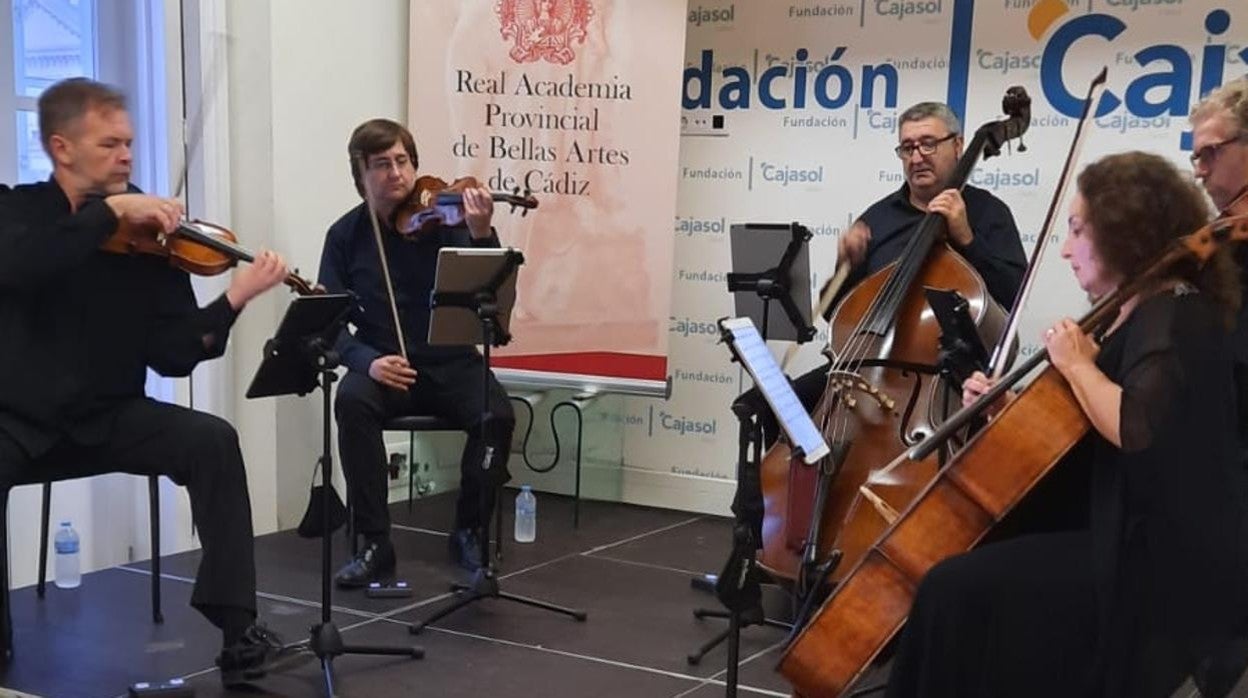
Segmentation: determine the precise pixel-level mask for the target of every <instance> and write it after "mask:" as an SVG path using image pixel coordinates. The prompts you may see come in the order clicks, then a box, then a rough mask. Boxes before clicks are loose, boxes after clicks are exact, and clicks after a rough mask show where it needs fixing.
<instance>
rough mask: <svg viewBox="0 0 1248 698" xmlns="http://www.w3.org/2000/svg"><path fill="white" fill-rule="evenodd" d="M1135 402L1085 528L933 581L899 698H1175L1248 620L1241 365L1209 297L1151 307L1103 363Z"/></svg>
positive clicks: (1097, 482)
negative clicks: (1236, 375)
mask: <svg viewBox="0 0 1248 698" xmlns="http://www.w3.org/2000/svg"><path fill="white" fill-rule="evenodd" d="M1096 363H1097V365H1098V366H1099V367H1100V369H1101V370H1102V371H1104V372H1105V374H1106V375H1107V376H1109V378H1110V379H1111V380H1113V381H1114V382H1115V383H1117V384H1118V385H1120V386H1122V407H1121V412H1120V420H1121V423H1120V435H1121V438H1122V448H1121V449H1118V448H1115V447H1114V446H1113V445H1112V444H1110V443H1109V442H1108V441H1106V440H1105V439H1103V438H1102V437H1101V436H1100V435H1099V434H1097V433H1095V432H1092V433H1090V435H1089V436H1087V437H1086V438H1085V440H1086V441H1090V443H1085V444H1083V446H1084V448H1079V449H1076V451H1075V452H1076V453H1079V454H1084V455H1083V458H1084V462H1083V463H1068V464H1066V465H1068V466H1069V465H1075V466H1077V467H1084V468H1090V469H1091V497H1090V501H1091V509H1090V511H1089V516H1088V520H1089V526H1088V528H1086V529H1082V530H1076V531H1068V532H1062V533H1050V534H1044V535H1031V536H1025V537H1020V538H1015V539H1011V540H1006V541H1002V542H998V543H994V544H990V545H986V546H985V547H983V548H980V549H978V550H975V551H973V552H970V553H967V554H965V555H960V556H957V557H955V558H952V559H949V560H946V561H945V562H942V563H941V564H939V565H937V566H935V567H933V568H932V570H931V571H929V573H928V574H927V576H926V577H924V579H923V582H922V583H921V584H920V586H919V590H918V593H917V595H916V597H915V602H914V607H913V609H912V611H911V614H910V619H909V622H908V625H907V627H906V629H905V631H904V632H903V634H902V637H901V639H900V642H899V645H898V649H897V655H896V658H895V662H894V665H893V671H892V676H891V678H890V681H889V687H888V696H890V698H909V697H913V696H922V697H925V698H930V697H935V696H942V697H943V696H957V697H958V698H973V697H975V696H984V697H989V696H991V697H993V698H1000V697H1002V696H1046V697H1048V696H1107V697H1112V696H1124V697H1125V696H1131V697H1132V698H1148V697H1151V696H1170V695H1171V693H1172V692H1173V691H1174V689H1175V688H1177V687H1178V686H1179V685H1180V684H1181V683H1182V682H1183V681H1184V680H1185V679H1186V677H1187V676H1188V675H1190V674H1191V672H1192V671H1193V669H1194V668H1195V665H1196V663H1197V662H1199V661H1201V660H1202V659H1203V658H1205V657H1206V656H1208V655H1210V654H1211V653H1214V652H1216V651H1217V650H1219V649H1221V648H1222V647H1224V646H1225V645H1226V644H1227V642H1228V641H1229V640H1230V639H1231V638H1233V637H1234V636H1236V635H1237V634H1241V633H1242V632H1243V631H1244V629H1245V620H1246V618H1248V596H1246V595H1248V478H1246V477H1245V470H1244V467H1243V465H1242V463H1241V462H1240V460H1239V459H1238V457H1237V455H1236V420H1237V415H1236V409H1235V404H1236V394H1235V387H1234V386H1235V383H1234V381H1233V380H1232V354H1231V347H1230V343H1229V340H1228V337H1227V335H1226V333H1225V332H1224V331H1223V329H1222V326H1221V324H1220V322H1219V317H1218V315H1217V313H1216V311H1215V310H1214V308H1213V307H1212V306H1211V304H1210V303H1208V302H1207V300H1206V299H1205V298H1204V297H1203V296H1201V295H1200V294H1197V293H1187V294H1182V293H1165V294H1160V295H1157V296H1154V297H1152V298H1149V299H1147V300H1145V301H1143V302H1142V303H1141V304H1140V305H1139V306H1138V307H1137V308H1136V310H1135V311H1134V312H1133V313H1132V314H1131V316H1130V317H1129V318H1128V319H1127V321H1126V322H1125V323H1124V324H1123V325H1122V326H1121V327H1120V328H1118V329H1117V330H1116V331H1115V332H1114V333H1113V334H1112V335H1111V336H1110V337H1108V338H1107V339H1106V340H1105V342H1104V344H1103V346H1102V348H1101V352H1100V354H1099V355H1098V357H1097V360H1096Z"/></svg>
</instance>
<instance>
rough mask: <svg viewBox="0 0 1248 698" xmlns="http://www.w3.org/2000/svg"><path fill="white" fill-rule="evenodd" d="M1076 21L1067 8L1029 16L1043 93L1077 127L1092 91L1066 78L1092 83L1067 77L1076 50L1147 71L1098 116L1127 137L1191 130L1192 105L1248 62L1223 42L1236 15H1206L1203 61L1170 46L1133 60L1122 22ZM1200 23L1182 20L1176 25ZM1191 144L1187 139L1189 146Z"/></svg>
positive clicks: (1103, 104) (1040, 9)
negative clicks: (1231, 66) (1230, 68)
mask: <svg viewBox="0 0 1248 698" xmlns="http://www.w3.org/2000/svg"><path fill="white" fill-rule="evenodd" d="M1109 4H1110V5H1113V6H1116V7H1123V8H1128V9H1134V10H1138V9H1142V8H1144V7H1145V6H1148V5H1156V4H1160V3H1157V2H1155V1H1154V2H1151V3H1150V2H1148V0H1118V1H1117V2H1116V3H1115V2H1112V1H1111V2H1110V3H1109ZM1171 4H1177V3H1171ZM1070 14H1071V9H1070V7H1069V6H1068V5H1067V3H1066V2H1065V1H1064V0H1039V1H1038V2H1037V3H1036V4H1035V5H1034V6H1033V7H1032V8H1031V11H1030V12H1028V14H1027V30H1028V32H1029V33H1030V34H1031V37H1032V38H1033V39H1035V40H1036V41H1041V40H1042V39H1043V41H1044V44H1043V49H1042V51H1041V53H1040V85H1041V89H1042V90H1043V92H1044V97H1045V99H1046V100H1047V101H1048V102H1049V104H1050V105H1052V107H1053V109H1054V110H1056V111H1057V112H1058V113H1059V114H1062V115H1064V116H1067V117H1071V118H1076V119H1077V118H1078V117H1079V114H1080V111H1081V108H1082V99H1083V95H1084V94H1085V93H1086V86H1084V85H1081V84H1077V83H1071V82H1067V78H1068V77H1069V78H1074V76H1077V75H1085V74H1086V77H1089V78H1090V77H1091V74H1090V73H1088V71H1086V70H1070V69H1068V65H1067V57H1068V56H1070V55H1071V54H1072V53H1074V52H1075V51H1076V49H1078V50H1079V51H1084V52H1086V51H1087V49H1088V48H1089V47H1093V48H1096V49H1098V50H1100V51H1103V52H1110V51H1116V52H1118V53H1120V54H1122V56H1123V58H1122V60H1119V61H1118V63H1119V64H1133V65H1135V66H1138V68H1140V70H1141V71H1142V74H1140V75H1137V76H1135V77H1133V78H1131V79H1130V80H1129V81H1127V82H1126V83H1125V84H1126V87H1125V88H1118V87H1116V88H1115V89H1106V90H1105V92H1104V93H1103V94H1102V95H1101V99H1100V102H1099V103H1098V104H1097V107H1096V112H1095V116H1096V120H1097V125H1098V126H1100V127H1101V128H1105V129H1111V130H1115V131H1118V132H1124V131H1128V130H1134V129H1146V128H1169V127H1171V126H1173V125H1174V124H1175V123H1185V122H1186V117H1187V115H1188V112H1189V110H1190V108H1191V105H1193V104H1195V103H1196V101H1197V100H1198V99H1199V98H1200V96H1201V95H1203V94H1205V93H1207V92H1209V91H1210V90H1212V89H1214V88H1215V87H1218V86H1220V85H1221V84H1222V82H1223V80H1224V78H1225V75H1224V72H1225V68H1226V65H1227V63H1230V62H1236V61H1244V62H1248V48H1242V47H1241V46H1239V45H1234V46H1233V48H1232V47H1231V46H1229V45H1228V44H1227V41H1226V37H1225V35H1226V33H1227V31H1228V30H1229V29H1230V27H1231V13H1230V12H1229V11H1228V10H1225V9H1215V10H1212V11H1210V12H1208V13H1207V14H1205V16H1204V18H1203V26H1204V30H1205V32H1206V33H1207V36H1206V37H1205V41H1204V45H1203V46H1202V47H1201V50H1200V52H1199V53H1198V54H1189V53H1188V49H1187V47H1185V46H1180V45H1178V44H1170V43H1157V44H1151V45H1148V46H1144V47H1143V48H1139V49H1138V50H1135V51H1130V52H1129V49H1126V48H1120V47H1124V46H1128V45H1131V26H1130V25H1128V24H1127V22H1125V21H1123V19H1121V18H1119V17H1116V16H1114V15H1108V14H1101V13H1088V14H1083V15H1078V16H1075V17H1071V18H1069V19H1068V18H1067V16H1068V15H1070ZM1194 19H1195V18H1194V17H1191V16H1190V15H1179V16H1177V17H1176V18H1174V20H1173V21H1175V22H1186V21H1193V20H1194ZM1154 23H1155V22H1154ZM1055 27H1056V28H1055ZM1045 37H1047V38H1045ZM1110 79H1111V84H1114V85H1116V86H1120V85H1123V84H1124V80H1123V78H1122V76H1121V74H1119V75H1117V76H1115V75H1111V78H1110ZM1187 140H1188V138H1186V137H1185V138H1184V141H1185V142H1186V141H1187Z"/></svg>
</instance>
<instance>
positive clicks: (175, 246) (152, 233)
mask: <svg viewBox="0 0 1248 698" xmlns="http://www.w3.org/2000/svg"><path fill="white" fill-rule="evenodd" d="M100 249H101V250H103V251H105V252H112V253H114V254H150V255H156V256H158V257H167V258H168V259H169V264H170V265H172V266H174V267H177V268H178V269H181V270H183V271H185V272H188V273H191V274H195V275H196V276H216V275H218V274H222V273H224V272H225V271H226V270H227V269H229V268H231V267H233V266H234V265H236V264H238V263H239V262H249V263H250V262H254V261H255V260H256V257H255V255H254V254H252V253H251V252H250V251H249V250H247V248H245V247H242V246H241V245H239V244H238V237H237V236H236V235H234V233H233V232H231V231H230V230H229V229H227V228H224V227H222V226H219V225H215V224H213V223H207V222H204V221H198V220H196V221H188V222H185V223H179V224H178V227H177V228H175V229H174V231H173V232H172V233H165V232H163V231H161V230H159V229H158V228H157V227H156V226H153V225H150V224H134V223H130V222H127V221H124V220H123V221H121V222H120V223H119V224H118V226H117V230H116V231H115V232H114V233H113V234H112V235H111V236H109V238H108V239H107V240H105V241H104V244H102V245H100ZM283 283H285V284H286V285H287V286H289V287H290V288H291V290H292V291H294V292H295V293H298V294H299V295H301V296H310V295H315V294H318V293H324V292H325V289H324V288H323V287H321V286H319V285H316V284H313V283H312V282H311V281H308V280H307V279H304V278H302V277H300V276H299V275H298V274H297V273H294V272H291V273H290V274H287V275H286V278H285V279H283Z"/></svg>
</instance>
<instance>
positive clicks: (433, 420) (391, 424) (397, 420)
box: [347, 414, 462, 555]
mask: <svg viewBox="0 0 1248 698" xmlns="http://www.w3.org/2000/svg"><path fill="white" fill-rule="evenodd" d="M381 429H382V431H383V432H386V431H406V432H408V441H407V510H408V511H409V512H410V511H411V510H412V500H413V499H414V497H415V478H416V432H418V431H462V429H460V428H459V427H457V426H455V425H454V424H453V423H451V422H450V421H448V420H446V419H443V418H441V417H437V416H434V415H430V414H416V415H405V416H402V417H393V418H391V419H389V420H387V421H386V423H385V424H383V425H382V426H381ZM347 539H348V540H350V541H351V554H352V555H355V554H356V553H357V552H358V551H359V537H358V536H356V535H355V516H354V512H353V507H352V506H351V497H350V493H348V496H347Z"/></svg>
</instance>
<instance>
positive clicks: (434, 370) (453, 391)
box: [334, 356, 516, 535]
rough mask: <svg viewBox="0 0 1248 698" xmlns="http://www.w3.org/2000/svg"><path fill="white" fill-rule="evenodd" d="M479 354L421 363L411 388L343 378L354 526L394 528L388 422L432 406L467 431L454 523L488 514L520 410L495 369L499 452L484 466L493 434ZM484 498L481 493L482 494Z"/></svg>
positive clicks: (343, 436)
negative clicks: (484, 419) (485, 415)
mask: <svg viewBox="0 0 1248 698" xmlns="http://www.w3.org/2000/svg"><path fill="white" fill-rule="evenodd" d="M482 361H483V360H482V359H481V357H480V356H468V357H463V358H456V359H451V360H449V361H444V362H438V363H436V364H426V365H418V366H415V368H416V372H417V376H416V383H415V384H414V385H413V386H412V387H411V388H410V389H409V390H408V391H406V392H403V391H399V390H395V389H393V388H388V387H386V386H383V385H381V384H380V383H378V382H376V381H374V380H373V379H372V378H369V377H368V376H366V375H361V374H359V373H356V372H354V371H351V372H348V373H347V375H346V376H345V377H344V378H343V379H342V383H341V384H340V385H339V386H338V396H337V397H336V398H335V400H334V414H335V416H336V417H337V419H338V451H339V455H340V457H341V458H342V469H343V473H344V474H345V475H346V478H347V490H348V497H350V500H351V503H352V507H353V508H354V510H355V522H354V523H355V530H356V531H358V532H360V533H362V534H364V535H370V534H371V535H378V534H384V533H388V532H389V530H390V510H389V508H388V506H387V499H388V493H389V486H388V484H387V475H386V467H385V461H386V450H385V443H384V441H383V437H382V429H381V427H382V424H384V423H385V422H386V421H387V420H389V419H391V418H393V417H397V416H401V415H411V414H431V415H437V416H439V417H442V418H443V419H447V420H449V421H451V422H453V423H454V424H455V425H456V426H457V427H459V428H461V429H463V430H464V431H465V432H467V434H468V443H467V444H465V445H464V453H463V456H462V458H461V459H460V464H459V472H460V483H459V500H458V502H457V504H456V509H455V528H457V529H463V528H467V529H476V528H477V527H478V526H479V525H481V524H486V523H488V522H489V517H490V514H491V513H492V511H493V493H494V487H495V486H496V485H499V484H502V483H504V482H506V481H507V480H509V479H510V477H511V476H510V475H509V474H508V472H507V457H508V452H509V451H510V448H511V433H512V431H514V429H515V426H516V418H515V414H514V413H513V412H512V409H511V403H510V401H509V400H508V399H507V392H506V391H505V390H503V386H502V385H500V384H499V382H498V380H497V379H495V378H494V375H493V373H491V374H490V379H489V380H490V392H489V407H490V415H491V418H490V424H489V429H488V435H489V444H490V445H492V446H493V447H494V455H493V458H492V459H491V461H490V467H489V468H488V469H483V468H482V462H483V460H484V458H485V448H486V441H485V440H484V439H482V438H481V415H482V412H483V409H482V394H481V368H482ZM483 496H484V498H485V501H484V502H483V501H482V498H483Z"/></svg>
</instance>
